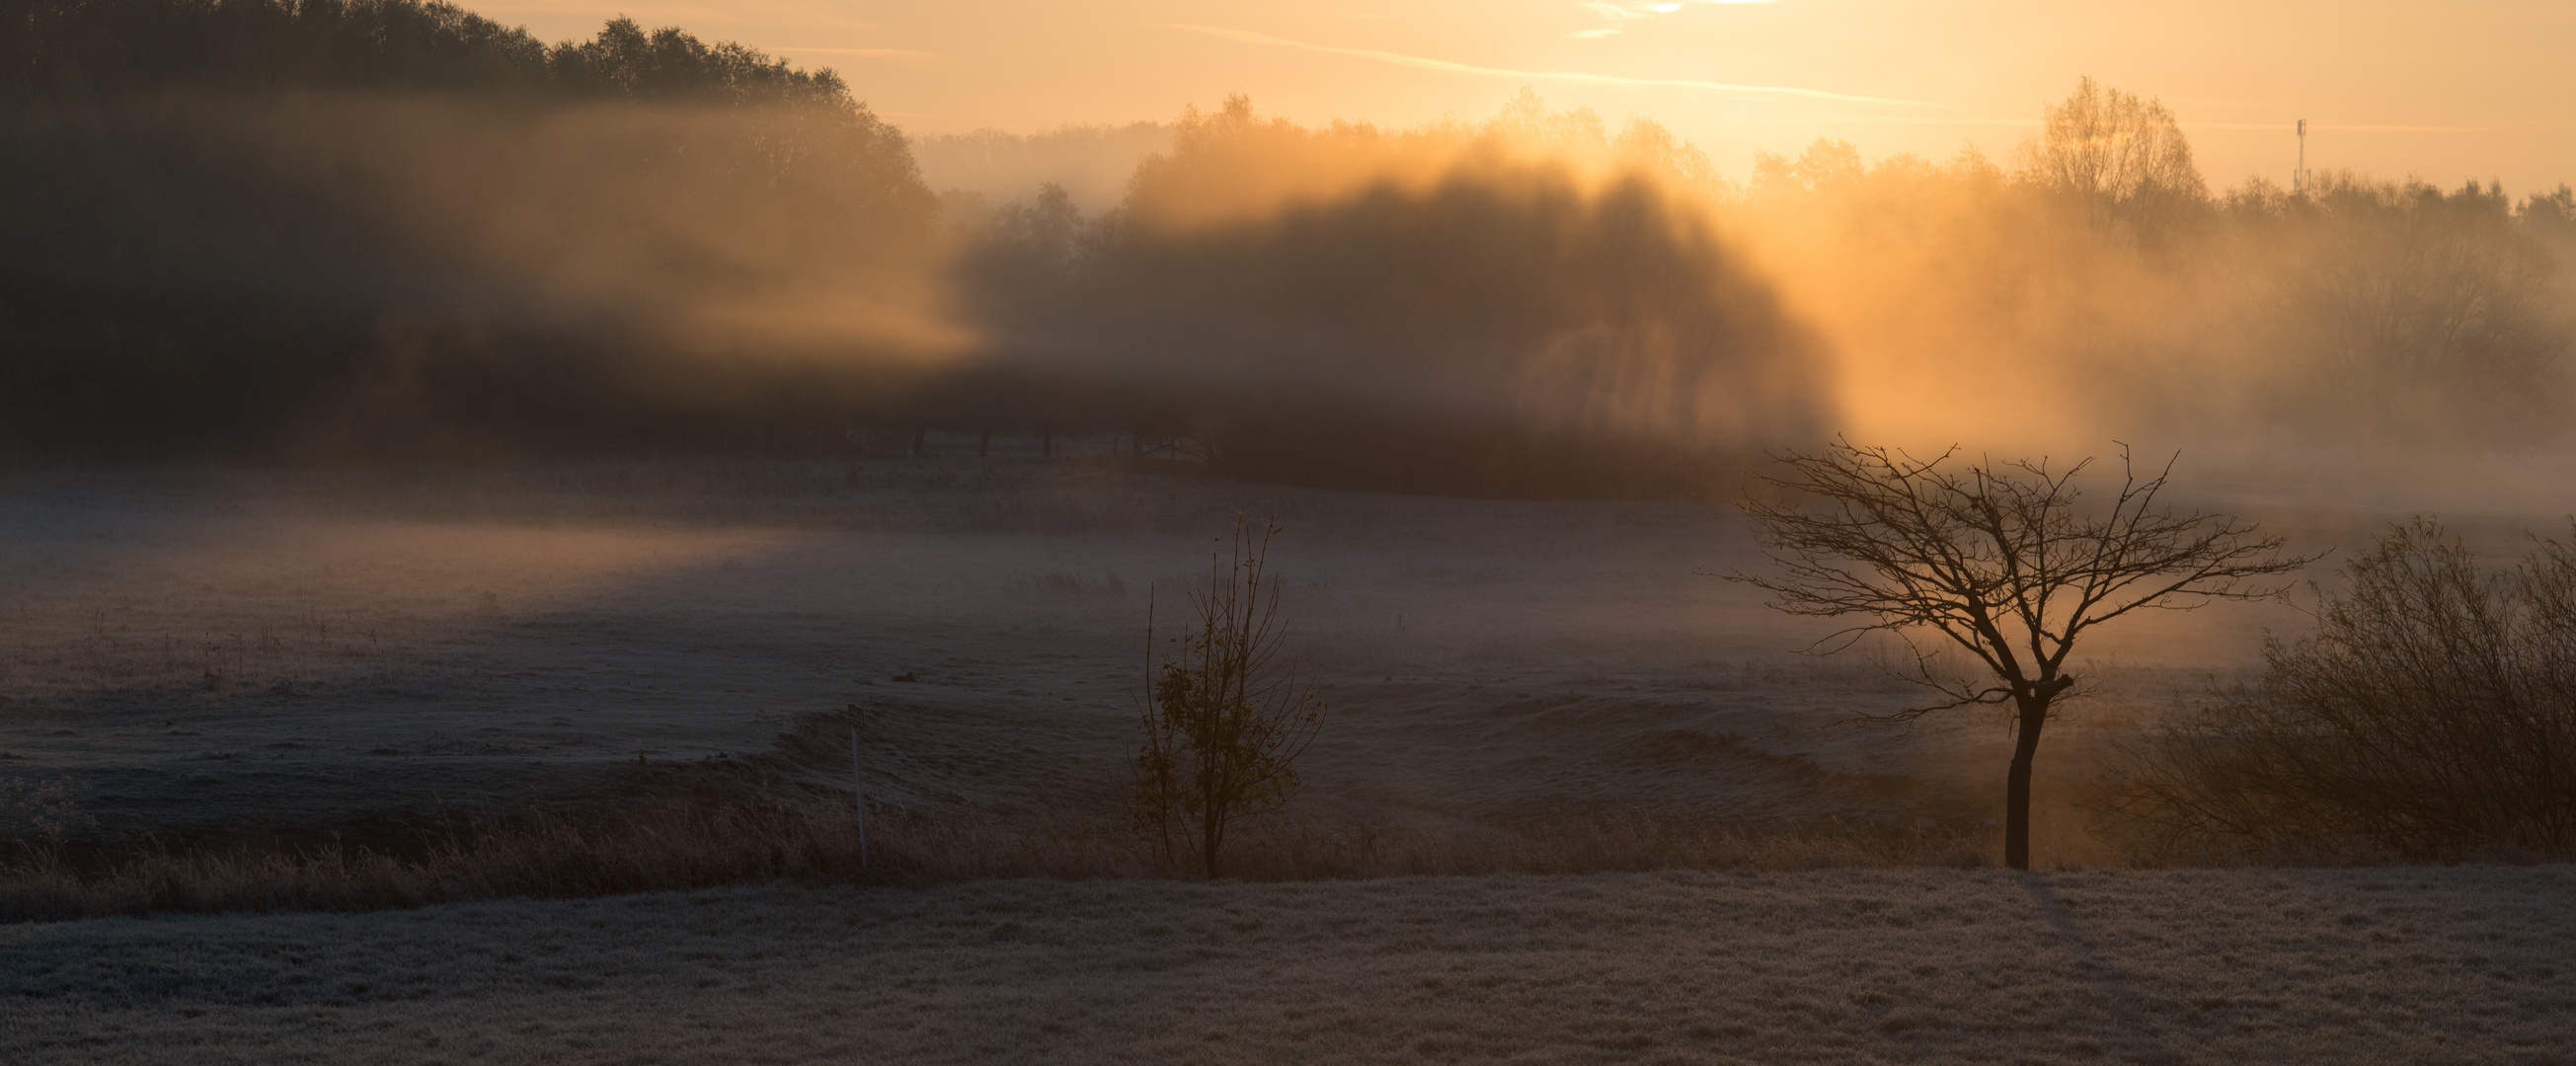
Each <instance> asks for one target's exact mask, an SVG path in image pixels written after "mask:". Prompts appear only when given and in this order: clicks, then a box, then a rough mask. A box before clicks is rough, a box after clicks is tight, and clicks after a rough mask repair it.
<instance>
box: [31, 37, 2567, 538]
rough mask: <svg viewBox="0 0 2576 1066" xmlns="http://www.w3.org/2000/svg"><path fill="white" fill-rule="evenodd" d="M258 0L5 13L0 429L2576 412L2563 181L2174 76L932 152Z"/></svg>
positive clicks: (842, 111) (195, 451) (1727, 421)
mask: <svg viewBox="0 0 2576 1066" xmlns="http://www.w3.org/2000/svg"><path fill="white" fill-rule="evenodd" d="M255 9H261V8H260V4H259V3H245V4H235V5H227V6H222V7H219V8H206V7H202V6H200V5H192V4H184V3H176V2H173V3H170V4H166V5H161V6H160V7H153V6H151V5H145V6H144V7H141V8H135V9H133V11H131V12H128V14H127V15H124V16H120V17H123V18H126V19H127V20H128V21H127V23H126V24H125V25H124V32H123V34H122V35H121V36H112V37H108V38H84V37H80V36H79V35H78V34H76V33H73V32H72V30H73V28H76V27H75V24H76V23H77V22H78V19H77V18H74V17H72V16H63V17H64V18H65V19H68V20H69V21H66V22H63V23H62V24H61V25H59V26H56V27H55V29H54V30H52V31H48V30H47V29H46V27H47V25H49V24H47V23H45V22H44V21H43V20H38V21H37V22H35V23H31V25H32V26H34V27H35V30H36V36H35V38H34V39H33V40H32V41H22V42H20V44H19V47H21V48H24V49H27V50H28V51H29V52H30V54H31V55H32V56H36V57H39V58H42V59H43V60H44V61H43V62H38V61H37V60H36V59H31V60H30V63H29V65H28V67H27V68H26V69H30V70H33V71H35V72H36V73H35V74H34V75H33V76H32V77H31V78H30V79H29V80H27V81H26V82H24V83H23V84H21V85H19V86H18V88H16V89H15V90H13V93H14V95H13V96H12V101H13V102H12V106H11V107H10V108H9V111H8V119H7V125H6V127H5V129H0V136H5V138H6V139H7V141H8V143H9V147H10V151H9V152H8V153H7V154H6V158H7V160H8V161H7V163H6V164H0V191H6V192H8V193H9V194H10V195H11V196H12V197H13V198H14V199H15V201H16V202H20V203H44V204H47V205H48V207H49V209H48V210H46V211H42V212H17V213H14V214H13V215H12V216H11V219H10V221H9V226H10V236H11V238H12V239H11V241H10V242H9V249H8V252H7V253H6V260H5V264H6V265H5V267H0V269H5V270H6V271H7V272H8V276H9V277H10V279H11V282H12V283H11V285H10V286H9V287H8V296H7V300H8V303H9V308H8V315H7V318H6V322H5V326H0V328H6V329H7V330H8V331H9V334H10V337H11V344H10V345H9V350H10V351H11V353H12V354H11V355H10V356H9V358H8V364H9V372H10V378H11V380H12V381H13V382H15V383H16V385H17V387H16V388H13V389H11V390H10V392H9V396H10V400H9V401H7V402H9V403H10V405H11V406H10V409H9V412H8V413H9V415H10V418H9V419H8V426H9V429H8V430H7V439H8V441H9V446H10V447H12V448H13V449H14V450H15V451H17V452H18V453H19V454H21V455H24V456H27V457H30V458H42V457H47V456H53V457H90V458H99V459H149V458H152V457H156V456H160V457H167V456H172V455H211V454H223V455H238V456H262V455H264V456H270V457H286V456H295V457H302V458H326V459H327V458H330V457H334V456H340V457H366V456H380V457H398V456H415V457H419V456H435V455H458V454H490V455H505V454H528V453H535V454H562V455H573V454H595V453H603V452H606V453H615V452H658V451H673V450H678V451H687V450H692V449H706V448H714V449H718V450H729V449H746V448H749V449H765V450H771V451H786V452H807V453H811V452H817V451H822V452H829V451H831V450H833V449H846V448H849V447H852V446H853V442H866V441H884V440H896V441H902V440H906V439H913V440H917V439H919V438H920V437H921V434H923V433H925V432H933V431H949V432H968V433H977V434H983V435H988V436H989V435H990V434H993V433H1002V434H1006V435H1025V436H1038V437H1052V436H1054V435H1057V434H1072V433H1115V434H1118V435H1120V436H1121V437H1123V438H1125V439H1127V440H1128V441H1129V450H1130V451H1133V452H1140V453H1141V452H1151V453H1154V454H1161V455H1167V456H1173V457H1179V458H1183V459H1187V460H1190V461H1193V462H1200V463H1204V464H1206V465H1207V466H1208V467H1209V468H1210V469H1212V470H1214V471H1216V472H1218V473H1222V474H1225V475H1228V476H1234V477H1245V478H1254V479H1260V480H1274V481H1288V482H1298V483H1308V484H1319V485H1342V486H1348V487H1358V488H1376V489H1395V490H1404V491H1429V492H1460V493H1469V494H1476V495H1531V496H1567V495H1572V496H1638V495H1644V496H1707V495H1718V494H1723V493H1724V492H1725V491H1728V490H1727V489H1726V488H1725V487H1724V486H1726V485H1727V484H1730V483H1731V474H1730V472H1731V471H1736V470H1741V469H1743V468H1744V467H1746V466H1747V465H1748V464H1749V463H1751V462H1753V461H1755V460H1757V459H1758V457H1759V455H1760V453H1761V452H1762V451H1763V450H1764V449H1766V448H1778V447H1794V446H1802V445H1805V444H1809V443H1813V442H1816V441H1819V440H1822V439H1825V438H1828V437H1831V436H1833V435H1836V434H1842V435H1848V436H1851V437H1854V438H1855V439H1866V440H1885V441H1889V442H1900V443H1903V444H1905V445H1906V446H1908V447H1912V448H1924V449H1938V448H1942V447H1947V446H1950V445H1953V444H1966V445H1969V446H1971V447H1973V448H1979V449H1993V450H2002V451H2013V452H2021V453H2028V454H2040V453H2047V454H2068V455H2072V454H2099V453H2101V452H2102V451H2103V450H2104V449H2105V448H2106V447H2107V446H2108V442H2110V441H2112V440H2123V441H2130V442H2132V443H2135V444H2137V445H2140V446H2141V447H2144V448H2146V449H2148V450H2150V451H2161V450H2167V449H2172V448H2180V447H2184V446H2188V447H2190V448H2192V449H2194V450H2195V451H2196V452H2197V453H2199V454H2201V455H2203V456H2206V457H2211V458H2213V459H2216V460H2218V462H2219V463H2220V465H2225V466H2229V467H2230V468H2231V469H2239V470H2242V469H2247V468H2248V464H2252V465H2254V466H2260V465H2264V464H2272V465H2275V466H2278V465H2280V464H2282V463H2284V462H2288V463H2290V464H2291V465H2292V466H2296V465H2297V464H2298V463H2299V462H2307V461H2310V460H2315V459H2316V457H2317V456H2319V455H2325V456H2327V458H2326V459H2323V460H2317V461H2322V462H2325V463H2327V464H2328V465H2335V464H2342V465H2344V466H2348V467H2363V468H2366V467H2369V466H2371V465H2372V464H2376V463H2381V462H2384V461H2387V460H2385V459H2383V458H2381V457H2384V456H2392V455H2393V456H2405V457H2422V456H2426V455H2436V454H2438V455H2448V454H2452V453H2456V452H2459V451H2460V450H2462V449H2468V450H2479V451H2486V452H2495V451H2499V450H2501V451H2504V452H2517V453H2537V452H2544V451H2550V450H2554V449H2557V448H2559V447H2561V446H2562V445H2563V444H2564V443H2565V437H2564V430H2563V429H2562V428H2561V427H2562V426H2563V424H2564V423H2565V422H2566V421H2567V420H2566V419H2565V418H2563V416H2562V412H2563V411H2565V410H2566V408H2567V406H2568V403H2569V400H2570V398H2571V396H2570V392H2569V389H2570V378H2569V369H2570V368H2569V353H2570V347H2571V338H2572V337H2576V324H2571V318H2570V313H2569V309H2570V307H2571V306H2576V304H2571V300H2570V291H2569V277H2570V275H2569V273H2568V271H2567V269H2566V265H2567V263H2568V262H2569V260H2570V258H2571V257H2576V236H2571V234H2576V199H2571V195H2570V193H2569V192H2568V190H2567V189H2566V188H2564V187H2561V188H2559V189H2557V190H2554V191H2550V192H2545V193H2540V194H2536V195H2524V196H2523V197H2521V198H2520V199H2519V200H2516V199H2515V197H2514V196H2512V195H2510V194H2508V193H2507V192H2506V191H2504V190H2502V189H2500V188H2498V187H2495V186H2493V185H2491V184H2490V185H2486V186H2478V185H2475V184H2471V185H2467V186H2464V187H2457V188H2437V187H2434V186H2430V185H2427V184H2424V183H2422V182H2418V181H2414V180H2412V179H2408V180H2404V181H2393V180H2385V179H2379V178H2373V177H2370V176H2366V175H2358V174H2344V173H2338V174H2329V175H2325V176H2323V177H2321V178H2319V179H2318V180H2316V181H2314V182H2313V183H2312V184H2311V185H2310V187H2308V188H2304V189H2300V190H2284V189H2281V188H2279V187H2277V186H2274V185H2271V184H2268V183H2266V182H2263V181H2260V180H2255V181H2251V182H2248V183H2246V184H2245V185H2243V186H2241V187H2239V188H2236V189H2232V190H2227V191H2224V192H2222V193H2217V194H2212V193H2211V192H2210V191H2209V190H2208V189H2207V188H2206V185H2205V183H2204V181H2203V179H2202V178H2201V176H2200V174H2199V172H2198V170H2197V169H2196V167H2195V165H2194V163H2193V161H2192V155H2191V147H2190V145H2189V143H2188V141H2187V140H2186V139H2185V138H2184V137H2183V135H2182V134H2181V132H2180V130H2179V127H2178V125H2177V124H2176V119H2175V116H2174V115H2173V113H2172V112H2171V111H2170V110H2169V109H2167V108H2165V107H2164V106H2163V105H2162V104H2160V103H2156V102H2155V101H2153V100H2151V99H2142V98H2140V97H2138V96H2136V95H2133V94H2130V93H2128V92H2125V91H2122V90H2120V89H2116V88H2110V87H2104V86H2100V85H2097V84H2095V83H2093V82H2091V81H2090V80H2089V79H2088V80H2086V81H2084V82H2083V83H2081V84H2079V85H2078V86H2076V87H2074V90H2073V91H2072V92H2070V94H2069V95H2068V96H2067V97H2066V98H2065V99H2064V100H2062V101H2060V102H2058V103H2055V104H2052V105H2050V106H2049V107H2048V108H2046V109H2045V110H2044V113H2043V114H2042V115H2040V116H2037V117H2038V119H2039V121H2038V122H2037V124H2036V131H2035V133H2034V134H2033V135H2032V136H2031V137H2030V138H2029V139H2028V140H2027V141H2026V142H2025V143H2024V144H2023V145H2022V146H2021V147H2020V148H2019V149H2018V150H2016V151H2015V152H2014V153H2012V157H2011V158H2010V159H2008V160H2001V161H1998V160H1992V159H1988V158H1986V157H1984V156H1981V155H1978V154H1976V153H1974V152H1965V153H1962V154H1961V155H1959V156H1957V157H1954V158H1951V159H1947V160H1937V161H1936V160H1926V159H1921V158H1917V157H1913V156H1903V155H1900V156H1895V157H1890V158H1884V159H1877V160H1869V159H1864V158H1863V157H1862V156H1861V154H1860V153H1859V152H1858V151H1857V150H1855V149H1854V148H1852V146H1850V145H1849V144H1846V143H1843V142H1840V141H1833V140H1819V141H1817V142H1816V143H1815V145H1814V146H1812V147H1811V148H1809V149H1808V150H1807V151H1806V152H1804V153H1803V154H1801V155H1800V156H1798V157H1796V158H1784V157H1773V156H1764V157H1759V158H1758V159H1757V160H1756V163H1755V166H1754V167H1753V169H1752V171H1751V172H1750V173H1748V174H1746V175H1743V176H1742V177H1741V178H1740V179H1736V178H1730V177H1729V176H1726V175H1722V174H1720V173H1719V172H1718V171H1717V170H1716V168H1715V167H1714V166H1712V165H1711V164H1710V162H1709V160H1708V158H1707V156H1706V155H1705V154H1704V153H1702V152H1700V151H1699V150H1698V149H1696V148H1694V147H1692V146H1691V145H1689V144H1687V143H1685V142H1682V141H1680V140H1679V139H1678V138H1675V137H1674V136H1673V135H1672V134H1671V133H1670V132H1668V131H1667V130H1666V129H1665V128H1664V127H1662V126H1661V125H1659V124H1657V123H1655V122H1653V121H1651V120H1649V119H1631V120H1628V121H1626V122H1624V123H1617V124H1614V123H1612V122H1610V121H1608V120H1605V119H1604V118H1602V117H1601V116H1599V115H1597V114H1595V113H1594V112H1592V111H1590V110H1587V109H1581V108H1577V109H1574V110H1571V111H1557V110H1553V109H1551V108H1550V107H1549V106H1548V105H1547V104H1546V102H1545V101H1544V100H1543V99H1542V98H1540V97H1539V96H1538V95H1537V94H1536V93H1533V92H1531V91H1529V90H1523V91H1522V92H1521V93H1520V94H1518V95H1517V96H1516V97H1514V98H1512V99H1511V100H1509V101H1507V102H1505V104H1504V105H1503V106H1502V107H1501V108H1500V109H1499V110H1498V111H1497V112H1496V113H1495V114H1494V115H1493V116H1492V117H1490V118H1486V119H1478V120H1470V119H1463V118H1452V119H1447V120H1443V121H1441V122H1436V123H1432V124H1430V125H1426V126H1422V127H1416V128H1401V129H1399V128H1382V127H1379V126H1376V125H1373V124H1370V123H1367V122H1362V121H1346V122H1336V123H1333V124H1330V125H1326V126H1320V127H1307V126H1301V125H1299V124H1296V123H1293V122H1289V121H1286V120H1283V119H1278V118H1274V117H1268V116H1264V115H1262V114H1261V113H1260V112H1259V111H1258V110H1257V108H1256V106H1255V104H1254V102H1253V101H1250V100H1248V99H1244V98H1241V97H1236V98H1232V99H1229V100H1226V101H1223V102H1222V103H1221V104H1219V105H1218V106H1216V107H1214V108H1213V109H1211V110H1201V109H1198V108H1196V107H1190V108H1185V109H1184V110H1183V111H1182V112H1181V113H1180V114H1179V115H1178V116H1177V117H1176V118H1174V119H1173V120H1171V121H1169V122H1139V123H1133V124H1130V125H1126V126H1095V127H1066V128H1060V129H1056V130H1052V131H1045V132H1040V133H1036V134H1028V135H1020V134H1010V133H1006V132H1002V131H994V130H986V131H979V132H977V133H973V134H967V135H949V136H938V137H930V138H923V139H919V140H914V139H911V138H907V137H906V136H905V135H904V134H903V133H902V132H901V131H900V130H898V129H897V128H895V127H894V126H892V125H890V124H888V123H887V122H885V121H884V120H882V119H879V118H877V117H876V116H875V115H873V114H872V113H871V112H869V111H868V109H867V108H866V106H865V105H864V104H863V103H861V102H859V100H858V99H857V97H856V96H855V94H854V93H853V92H852V91H851V90H850V88H849V87H848V86H846V85H845V84H844V83H843V82H842V81H841V80H840V79H839V78H838V77H837V76H835V75H833V74H831V73H830V72H828V71H826V72H819V73H816V72H805V71H799V70H796V69H794V68H792V67H790V66H789V65H787V64H786V63H784V62H783V61H780V60H776V59H773V58H770V57H768V56H766V55H763V54H761V53H759V52H757V51H755V50H752V49H746V48H742V47H741V46H738V45H730V44H717V45H708V44H705V43H703V42H701V41H699V40H698V39H696V38H695V37H692V36H690V35H689V34H687V33H686V32H684V31H681V30H677V29H664V30H660V31H654V32H647V31H645V30H644V29H643V28H641V27H639V26H637V25H636V24H634V23H632V22H626V21H618V22H612V23H610V24H609V25H608V26H607V27H606V28H605V29H603V30H602V31H601V32H600V33H599V34H598V35H597V36H596V37H595V38H594V39H591V40H587V41H576V42H565V43H563V44H559V45H545V44H543V43H541V42H537V41H535V40H533V39H531V38H528V37H527V36H526V35H525V34H524V33H523V32H520V31H511V30H506V29H504V28H502V27H500V26H498V25H497V24H492V23H489V22H487V21H484V20H481V19H479V18H478V17H476V16H472V15H469V14H465V13H463V12H459V11H454V10H452V9H432V8H418V9H414V8H410V7H405V6H404V5H401V4H385V5H359V6H352V7H345V8H342V7H331V6H328V5H306V6H302V7H294V8H287V7H278V8H276V10H277V11H279V12H285V13H286V14H282V15H279V16H277V17H276V18H275V19H272V20H270V21H261V20H259V19H254V18H250V17H248V16H247V15H246V14H244V13H247V12H251V11H253V10H255ZM101 10H104V9H101ZM120 10H121V9H120ZM155 11H158V12H159V14H157V15H154V14H152V12H155ZM209 11H213V12H217V13H218V14H221V13H223V12H232V13H233V14H232V15H225V16H223V17H215V16H212V15H209V14H208V12H209ZM136 12H140V13H141V14H137V13H136ZM406 12H410V14H406ZM81 17H90V16H81ZM155 19H158V20H159V21H157V22H156V21H154V20H155ZM47 32H56V33H58V34H59V35H60V38H59V41H57V40H56V39H55V38H48V37H46V36H45V33H47ZM192 35H194V36H192ZM101 40H105V41H107V42H109V43H106V44H102V43H100V41H101ZM64 42H69V43H64ZM201 42H202V43H201ZM84 49H85V50H86V51H83V50H84ZM262 50H266V51H267V52H269V53H274V54H280V55H285V56H289V57H291V60H290V61H286V62H273V63H266V64H259V63H249V64H246V63H245V62H243V61H242V59H241V57H242V56H244V55H249V54H256V53H260V52H261V51H262ZM396 53H400V54H403V55H407V56H410V57H412V58H409V59H405V60H403V61H401V62H386V61H385V60H384V56H387V55H392V54H396ZM72 54H77V55H78V56H79V62H77V63H69V64H67V63H66V62H65V61H64V56H66V55H72ZM370 57H372V58H370ZM49 63H50V64H51V65H50V66H49V65H48V64H49ZM2338 456H2340V457H2341V458H2337V457H2338ZM2362 456H2367V457H2362ZM2311 466H2313V463H2311Z"/></svg>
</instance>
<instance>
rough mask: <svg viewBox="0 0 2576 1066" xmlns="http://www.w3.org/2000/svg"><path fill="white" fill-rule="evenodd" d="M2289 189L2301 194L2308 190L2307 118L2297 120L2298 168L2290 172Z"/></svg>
mask: <svg viewBox="0 0 2576 1066" xmlns="http://www.w3.org/2000/svg"><path fill="white" fill-rule="evenodd" d="M2290 190H2291V191H2293V192H2296V193H2299V194H2302V195H2305V194H2306V193H2307V191H2308V120H2306V119H2300V120H2299V169H2297V170H2293V171H2291V172H2290Z"/></svg>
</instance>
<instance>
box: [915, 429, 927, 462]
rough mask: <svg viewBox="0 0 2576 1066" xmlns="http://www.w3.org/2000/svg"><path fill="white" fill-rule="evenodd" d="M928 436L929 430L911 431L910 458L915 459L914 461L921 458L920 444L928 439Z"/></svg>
mask: <svg viewBox="0 0 2576 1066" xmlns="http://www.w3.org/2000/svg"><path fill="white" fill-rule="evenodd" d="M929 436H930V431H929V430H927V429H916V430H913V431H912V457H913V458H915V459H919V458H921V445H922V442H923V441H924V440H925V439H926V438H928V437H929Z"/></svg>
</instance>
